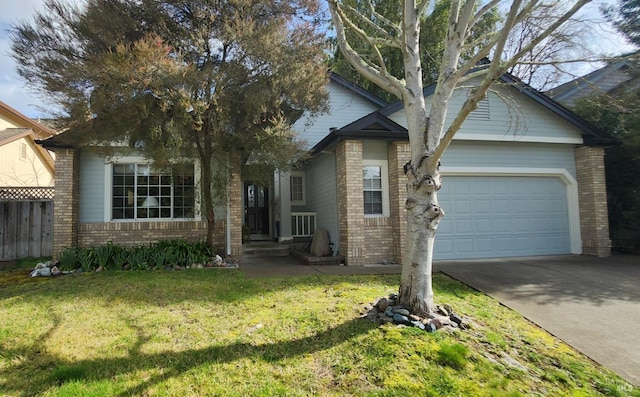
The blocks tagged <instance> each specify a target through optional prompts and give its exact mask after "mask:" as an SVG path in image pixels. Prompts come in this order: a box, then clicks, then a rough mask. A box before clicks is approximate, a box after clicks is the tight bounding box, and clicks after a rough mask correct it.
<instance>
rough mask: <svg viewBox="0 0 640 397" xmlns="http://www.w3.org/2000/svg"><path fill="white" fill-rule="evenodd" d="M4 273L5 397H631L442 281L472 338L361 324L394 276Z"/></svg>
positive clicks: (0, 367)
mask: <svg viewBox="0 0 640 397" xmlns="http://www.w3.org/2000/svg"><path fill="white" fill-rule="evenodd" d="M12 274H13V275H14V276H15V274H16V273H15V272H13V273H12V272H8V271H5V272H4V273H0V395H2V396H32V395H38V396H40V395H44V396H128V395H136V396H139V395H143V396H243V397H246V396H316V395H318V396H345V395H347V396H476V395H477V396H484V395H486V396H507V395H509V396H518V395H544V396H561V395H570V396H576V395H584V396H590V395H611V396H616V395H621V396H625V395H633V396H640V391H639V390H638V389H634V388H632V387H631V386H630V385H629V384H627V383H625V382H624V381H623V380H621V379H620V378H618V377H616V376H615V375H614V374H612V373H611V372H610V371H608V370H606V369H604V368H602V367H599V366H598V365H596V364H594V363H593V362H591V361H590V360H589V359H587V358H585V357H584V356H582V355H580V354H578V353H577V352H575V351H574V350H572V349H571V348H569V347H568V346H567V345H565V344H564V343H562V342H561V341H559V340H558V339H555V338H554V337H552V336H551V335H549V334H548V333H546V332H545V331H543V330H541V329H539V328H537V327H535V326H533V325H531V324H530V323H528V322H527V321H526V320H524V319H523V318H522V317H521V316H520V315H518V314H517V313H514V312H512V311H510V310H508V309H506V308H504V307H502V306H500V305H499V304H498V303H497V302H496V301H495V300H492V299H491V298H489V297H487V296H485V295H483V294H481V293H478V292H476V291H473V290H470V289H468V288H466V287H465V286H463V285H462V284H459V283H457V282H456V281H453V280H451V279H449V278H447V277H445V276H442V275H435V277H434V284H435V286H436V294H437V295H436V296H437V298H438V300H439V302H442V303H449V304H451V305H453V307H454V308H455V309H456V311H458V312H459V313H461V314H463V315H466V316H471V317H472V318H473V320H474V322H475V323H476V325H475V326H474V327H473V328H472V329H470V330H467V331H461V332H455V333H450V332H440V331H439V332H437V333H425V332H423V331H419V330H417V329H413V328H398V327H396V326H391V325H386V326H382V327H378V326H376V325H375V324H372V323H370V322H367V321H366V320H363V319H360V318H359V317H360V314H361V313H362V307H363V306H364V304H367V303H370V302H373V301H375V300H376V298H378V297H381V296H385V295H388V294H389V293H390V292H394V291H395V290H396V289H397V285H398V282H399V278H398V276H358V277H327V276H313V277H298V278H273V279H246V278H245V277H244V275H243V274H242V272H241V271H239V270H235V269H194V270H184V271H128V272H126V271H119V272H117V271H107V272H101V273H85V274H77V275H71V276H63V277H57V278H38V279H28V278H26V277H27V276H24V277H13V278H11V275H12ZM23 274H24V272H23Z"/></svg>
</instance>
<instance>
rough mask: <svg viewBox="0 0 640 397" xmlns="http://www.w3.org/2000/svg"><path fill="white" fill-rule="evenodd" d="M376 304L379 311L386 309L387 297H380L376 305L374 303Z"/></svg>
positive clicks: (387, 304) (387, 305)
mask: <svg viewBox="0 0 640 397" xmlns="http://www.w3.org/2000/svg"><path fill="white" fill-rule="evenodd" d="M376 306H377V307H378V310H380V311H381V312H383V311H385V310H387V307H389V299H387V298H381V299H380V300H379V301H378V303H377V305H376Z"/></svg>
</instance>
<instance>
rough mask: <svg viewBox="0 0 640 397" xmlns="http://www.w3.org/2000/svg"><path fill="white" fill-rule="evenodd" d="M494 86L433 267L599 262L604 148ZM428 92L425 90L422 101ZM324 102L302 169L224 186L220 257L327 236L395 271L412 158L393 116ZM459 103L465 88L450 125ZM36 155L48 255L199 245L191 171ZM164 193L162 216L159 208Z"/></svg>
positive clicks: (531, 96)
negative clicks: (526, 260)
mask: <svg viewBox="0 0 640 397" xmlns="http://www.w3.org/2000/svg"><path fill="white" fill-rule="evenodd" d="M502 83H503V84H501V85H498V86H496V87H495V88H494V90H493V91H492V92H491V93H490V94H489V95H488V96H487V98H486V99H485V100H483V101H482V102H481V104H480V106H479V107H478V109H477V110H475V111H474V112H473V113H472V114H471V115H470V117H469V119H468V120H467V121H466V122H465V124H464V125H463V127H462V130H461V131H460V132H458V134H457V136H456V138H455V140H454V142H453V144H452V145H451V147H450V148H449V150H448V151H447V153H446V154H445V156H444V158H443V165H442V168H441V171H442V174H443V177H444V181H443V189H442V190H441V191H440V193H439V199H440V202H441V204H442V206H443V208H444V210H445V212H446V214H447V215H446V217H445V218H444V219H443V220H442V221H441V223H440V227H439V230H438V236H437V238H436V252H435V255H436V259H462V258H490V257H506V256H509V257H513V256H530V255H551V254H582V253H584V254H590V255H598V256H606V255H609V250H610V248H609V247H610V242H609V236H608V226H607V209H606V206H603V205H602V203H603V202H606V191H605V188H604V184H603V183H602V181H603V178H604V169H603V149H602V147H601V146H600V145H601V144H602V143H603V142H605V137H604V136H603V135H602V134H601V133H600V132H599V131H598V130H596V129H595V128H593V127H592V126H590V125H589V124H587V123H585V122H584V121H583V120H581V119H580V118H578V117H577V116H575V115H574V114H573V113H571V112H570V111H568V110H567V109H566V108H564V107H562V106H561V105H559V104H558V103H557V102H554V101H553V100H551V99H549V98H548V97H547V96H545V95H543V94H541V93H539V92H537V91H535V90H533V89H531V88H530V87H527V86H525V85H523V84H522V83H521V82H520V81H519V80H517V79H515V78H514V77H512V76H510V75H505V76H503V78H502ZM433 89H434V87H433V86H430V87H427V88H425V92H424V94H425V97H426V98H427V102H428V101H429V97H430V96H431V94H432V92H433ZM328 90H329V93H330V109H331V110H330V112H329V113H328V114H325V115H322V116H319V117H318V118H316V119H313V120H309V119H301V120H299V121H298V122H297V123H296V124H295V126H294V127H295V128H296V130H297V131H299V133H300V135H301V136H302V137H303V138H304V139H306V141H307V142H308V144H309V148H310V154H311V156H310V158H309V159H308V160H307V161H305V162H304V164H303V165H302V166H301V167H300V168H299V169H297V170H295V171H291V172H275V173H274V178H273V181H272V182H271V183H270V184H269V185H268V186H258V185H256V184H254V183H252V182H251V181H244V180H242V177H241V175H230V178H229V181H230V182H229V184H228V187H227V189H228V197H229V198H230V199H229V200H228V202H227V204H226V206H225V207H223V208H218V209H217V210H216V215H217V219H218V220H217V221H216V228H215V235H216V238H217V241H218V242H219V243H220V245H221V246H224V247H225V250H226V253H227V254H230V255H234V256H239V255H241V249H242V229H243V225H245V229H246V230H247V231H248V233H249V234H250V237H251V238H252V239H269V240H274V239H277V240H279V241H288V240H291V239H293V238H300V237H307V236H309V235H310V234H312V233H313V232H314V230H315V229H316V228H318V227H323V228H325V229H327V230H328V231H329V235H330V238H331V241H332V242H333V244H334V245H333V247H334V250H335V252H337V253H339V254H340V255H342V256H344V257H345V261H346V264H347V265H364V264H368V263H379V262H381V261H387V262H399V261H400V260H401V256H402V248H403V244H404V240H405V234H406V230H405V221H404V220H405V210H404V202H405V198H406V189H405V177H404V174H403V166H404V164H405V163H406V162H407V160H408V158H409V146H408V140H407V139H408V138H407V131H406V127H405V120H404V116H403V106H402V103H400V102H397V103H392V104H386V103H385V102H384V101H382V100H380V99H379V98H376V97H374V96H372V95H370V94H368V93H367V92H366V91H364V90H362V89H360V88H359V87H357V86H355V85H354V84H351V83H349V82H347V81H345V80H344V79H342V78H340V77H339V76H336V75H333V76H332V77H331V82H330V84H329V87H328ZM464 98H465V89H461V90H459V91H458V92H457V94H456V96H455V97H454V98H453V99H452V102H451V103H452V108H451V111H450V112H449V114H450V115H451V114H455V111H456V108H457V107H460V106H461V105H462V102H463V100H464ZM43 145H44V146H45V147H47V148H51V149H53V150H55V151H56V154H57V174H56V203H55V205H56V217H55V220H54V222H55V240H54V251H55V252H58V253H59V252H60V249H62V247H66V246H73V245H78V246H88V245H94V244H101V243H104V242H106V241H114V242H116V243H123V244H131V243H144V242H150V241H154V240H157V239H170V238H178V237H186V238H189V239H202V238H204V233H205V230H206V229H205V228H206V223H205V222H203V221H202V217H201V214H200V213H199V205H198V201H199V194H198V190H199V189H198V188H197V187H198V183H199V181H198V172H197V169H198V168H197V167H198V165H197V163H196V164H195V165H194V168H193V170H189V171H187V172H185V174H184V175H181V176H180V178H178V179H177V180H178V181H179V182H177V183H178V185H179V186H173V185H171V182H170V180H171V179H170V178H166V180H167V183H166V184H164V182H163V180H164V175H162V174H161V173H158V172H156V171H154V170H153V167H152V166H150V165H149V164H148V163H147V162H146V161H145V160H144V159H143V158H140V157H138V156H136V155H135V153H129V154H126V155H122V156H115V157H107V158H105V157H104V156H100V155H97V154H92V153H91V152H89V151H86V150H84V149H83V148H81V147H74V145H72V144H68V143H67V144H63V143H61V142H60V140H59V139H52V140H49V141H44V142H43ZM174 180H175V178H174ZM162 189H165V190H166V191H167V194H171V195H173V196H172V197H170V198H171V200H167V203H169V202H171V203H173V206H172V207H170V206H169V205H168V206H167V207H162V206H159V205H158V199H157V196H156V193H161V192H162ZM152 191H153V192H152ZM175 192H178V193H175ZM160 201H162V200H160ZM176 203H179V205H178V204H176ZM151 210H155V211H154V213H153V214H151Z"/></svg>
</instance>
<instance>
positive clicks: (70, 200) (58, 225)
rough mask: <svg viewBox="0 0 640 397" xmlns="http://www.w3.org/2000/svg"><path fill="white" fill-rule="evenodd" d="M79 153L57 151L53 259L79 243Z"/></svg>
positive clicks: (70, 150)
mask: <svg viewBox="0 0 640 397" xmlns="http://www.w3.org/2000/svg"><path fill="white" fill-rule="evenodd" d="M78 163H79V161H78V152H77V151H76V150H73V149H62V150H58V151H56V171H55V181H56V186H55V197H54V199H53V203H54V207H53V231H54V232H53V258H54V259H57V258H58V257H59V256H60V253H61V252H62V251H63V250H64V249H65V248H67V247H75V246H76V245H77V243H78V218H79V216H78V214H79V213H78V200H79V197H78V196H79V195H78V181H79V179H80V173H79V169H78Z"/></svg>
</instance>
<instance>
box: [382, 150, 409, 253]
mask: <svg viewBox="0 0 640 397" xmlns="http://www.w3.org/2000/svg"><path fill="white" fill-rule="evenodd" d="M388 158H389V204H390V211H391V213H390V215H391V222H392V226H393V228H392V233H393V236H395V239H394V242H393V261H394V262H396V263H402V255H403V253H404V247H405V241H406V236H407V210H406V209H405V207H404V204H405V202H406V201H407V177H406V176H405V175H404V165H405V164H406V163H407V162H408V161H409V160H410V159H411V148H410V147H409V142H392V143H390V144H389V148H388Z"/></svg>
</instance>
